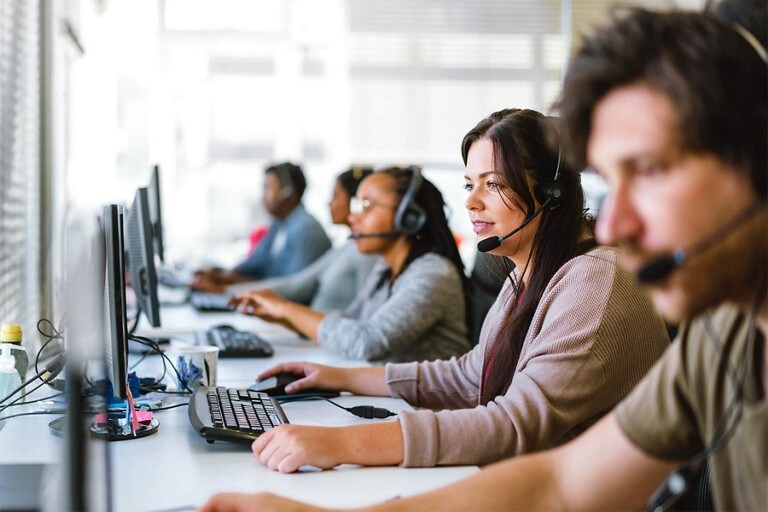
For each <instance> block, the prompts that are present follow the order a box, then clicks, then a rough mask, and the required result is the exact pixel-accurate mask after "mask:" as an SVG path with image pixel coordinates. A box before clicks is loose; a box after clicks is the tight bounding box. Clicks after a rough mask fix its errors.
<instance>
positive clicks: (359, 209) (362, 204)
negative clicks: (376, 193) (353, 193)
mask: <svg viewBox="0 0 768 512" xmlns="http://www.w3.org/2000/svg"><path fill="white" fill-rule="evenodd" d="M374 206H379V207H381V208H389V209H394V208H395V207H394V206H391V205H388V204H384V203H379V202H378V201H374V200H373V199H368V198H367V197H366V198H363V199H360V198H359V197H353V198H352V199H350V200H349V212H350V213H355V214H357V213H368V212H370V211H371V210H372V209H373V207H374Z"/></svg>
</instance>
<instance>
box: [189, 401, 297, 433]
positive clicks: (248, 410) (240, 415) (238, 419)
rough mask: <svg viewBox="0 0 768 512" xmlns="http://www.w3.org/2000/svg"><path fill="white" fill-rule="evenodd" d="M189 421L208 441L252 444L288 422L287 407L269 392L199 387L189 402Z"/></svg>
mask: <svg viewBox="0 0 768 512" xmlns="http://www.w3.org/2000/svg"><path fill="white" fill-rule="evenodd" d="M189 421H190V422H191V423H192V426H193V427H195V430H197V433H198V434H200V435H201V436H202V437H204V438H205V439H206V440H208V442H209V443H212V442H214V441H232V442H236V443H250V442H252V441H253V440H254V439H256V438H257V437H258V436H259V435H261V434H263V433H264V432H267V431H269V430H272V429H273V428H274V427H276V426H278V425H282V424H283V423H288V418H286V417H285V413H284V412H283V408H282V407H280V404H279V403H278V402H277V400H275V399H273V398H271V397H269V396H268V395H267V394H266V393H259V392H256V391H250V390H248V389H235V388H224V387H217V388H206V387H201V388H198V389H197V390H196V391H195V392H194V394H193V395H192V398H191V399H190V400H189Z"/></svg>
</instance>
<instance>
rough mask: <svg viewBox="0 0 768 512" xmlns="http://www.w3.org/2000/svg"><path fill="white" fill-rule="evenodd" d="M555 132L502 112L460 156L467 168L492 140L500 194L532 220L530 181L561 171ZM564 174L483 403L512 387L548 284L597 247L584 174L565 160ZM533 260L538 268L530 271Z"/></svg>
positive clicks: (518, 282)
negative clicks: (481, 143) (589, 232)
mask: <svg viewBox="0 0 768 512" xmlns="http://www.w3.org/2000/svg"><path fill="white" fill-rule="evenodd" d="M556 132H557V130H556V129H555V125H554V121H553V120H550V119H548V118H547V117H546V116H544V115H543V114H540V113H539V112H536V111H533V110H522V109H507V110H502V111H499V112H495V113H493V114H491V115H490V116H488V117H487V118H485V119H483V120H482V121H480V122H479V123H478V124H477V126H475V127H474V128H473V129H472V130H470V131H469V133H467V135H465V136H464V140H463V141H462V143H461V155H462V158H463V159H464V164H465V165H466V163H467V157H468V155H469V149H470V147H472V144H474V143H475V142H476V141H478V140H481V139H488V140H490V141H491V143H492V144H493V151H494V170H495V171H496V172H497V173H499V177H500V181H501V182H502V184H503V185H504V187H503V188H502V192H501V193H502V194H504V196H505V198H506V199H507V200H508V201H509V203H510V204H512V205H515V206H517V207H519V208H522V209H523V211H524V212H525V214H526V216H529V215H531V214H532V213H533V212H534V211H535V208H536V203H535V202H534V196H533V194H531V191H530V189H529V186H528V180H529V179H530V180H532V181H533V182H534V183H535V184H538V183H541V182H543V181H545V180H549V179H552V178H553V177H554V175H555V169H557V165H558V160H559V158H558V157H559V155H560V150H559V137H557V133H556ZM559 169H560V171H559V176H558V181H559V183H560V186H561V188H562V190H563V200H562V202H561V203H560V204H559V205H558V206H557V207H556V208H552V209H547V210H544V211H543V212H542V214H541V222H540V223H539V226H538V228H537V230H536V234H535V235H534V238H533V243H532V248H531V252H530V254H529V255H528V260H527V262H526V264H525V266H524V267H523V268H520V269H518V275H517V279H514V278H513V277H512V276H511V275H510V279H511V280H512V286H513V288H514V290H515V292H516V293H515V295H516V296H517V297H521V298H520V300H519V301H518V303H517V305H516V306H515V308H514V311H512V312H511V314H509V315H507V316H506V317H505V318H504V320H503V321H502V323H501V326H500V328H499V329H498V330H497V333H498V334H497V335H496V339H495V340H493V341H492V345H491V347H490V349H491V350H492V351H493V353H494V358H493V369H492V370H491V372H490V374H489V376H488V381H487V382H486V384H485V385H484V386H483V389H482V393H481V398H480V400H481V403H482V404H487V403H488V402H490V401H492V400H493V399H494V398H495V397H497V396H499V395H503V394H504V393H505V392H506V390H507V389H508V388H509V386H510V385H511V384H512V379H513V377H514V368H515V367H516V366H517V361H518V360H519V358H520V353H521V351H522V347H523V342H524V341H525V337H526V335H527V333H528V329H529V328H530V325H531V321H532V320H533V315H534V313H535V312H536V308H537V306H538V304H539V301H540V300H541V296H542V294H543V293H544V290H545V288H546V287H547V285H548V284H549V281H550V280H551V279H552V277H553V276H554V275H555V273H556V272H557V271H558V270H559V269H560V267H562V266H563V264H564V263H565V262H566V261H568V260H570V259H572V258H573V257H575V256H578V255H580V254H583V253H585V252H586V251H588V250H589V249H591V248H592V247H594V246H595V241H594V237H586V238H588V239H587V240H584V238H585V236H584V233H585V229H586V228H587V227H589V226H590V221H589V220H588V219H587V217H586V214H585V211H584V192H583V190H582V188H581V180H580V176H579V173H578V172H576V171H575V170H574V169H573V168H572V167H570V166H569V165H568V164H567V163H566V162H565V161H564V159H562V161H561V162H560V168H559ZM531 259H533V262H534V266H533V268H529V264H530V262H531ZM526 273H530V278H529V279H528V284H527V285H525V284H524V283H523V277H524V276H525V274H526Z"/></svg>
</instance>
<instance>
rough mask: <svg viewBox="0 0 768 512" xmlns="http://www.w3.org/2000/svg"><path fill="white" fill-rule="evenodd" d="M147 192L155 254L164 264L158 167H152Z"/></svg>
mask: <svg viewBox="0 0 768 512" xmlns="http://www.w3.org/2000/svg"><path fill="white" fill-rule="evenodd" d="M147 189H148V191H149V218H150V223H151V224H152V240H153V241H154V244H155V254H157V257H158V258H160V261H161V262H163V263H165V242H164V241H163V212H162V208H161V206H160V203H161V201H160V166H159V165H155V166H154V167H152V176H151V177H150V179H149V185H148V186H147Z"/></svg>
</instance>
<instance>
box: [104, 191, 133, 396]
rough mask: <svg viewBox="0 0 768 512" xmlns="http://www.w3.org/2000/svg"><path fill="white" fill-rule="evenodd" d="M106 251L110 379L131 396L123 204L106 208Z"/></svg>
mask: <svg viewBox="0 0 768 512" xmlns="http://www.w3.org/2000/svg"><path fill="white" fill-rule="evenodd" d="M102 222H103V226H104V251H105V253H106V273H105V280H104V328H105V331H106V332H105V337H104V354H105V362H106V365H107V378H108V379H109V381H110V382H111V383H112V388H113V393H114V397H115V398H119V399H121V400H126V399H127V398H128V328H127V324H126V311H125V262H124V261H123V257H124V254H125V240H124V237H123V207H122V206H120V205H117V204H110V205H107V206H105V207H104V212H103V218H102Z"/></svg>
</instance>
